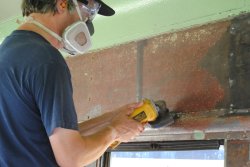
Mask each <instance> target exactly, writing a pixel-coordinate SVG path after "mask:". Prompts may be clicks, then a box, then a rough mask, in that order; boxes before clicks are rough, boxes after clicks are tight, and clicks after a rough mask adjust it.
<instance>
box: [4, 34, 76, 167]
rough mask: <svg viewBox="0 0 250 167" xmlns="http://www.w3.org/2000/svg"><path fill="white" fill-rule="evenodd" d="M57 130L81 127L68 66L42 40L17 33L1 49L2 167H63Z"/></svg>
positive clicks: (55, 51) (7, 39)
mask: <svg viewBox="0 0 250 167" xmlns="http://www.w3.org/2000/svg"><path fill="white" fill-rule="evenodd" d="M56 127H62V128H67V129H74V130H77V128H78V127H77V116H76V112H75V108H74V104H73V99H72V84H71V76H70V72H69V69H68V66H67V64H66V62H65V60H64V58H63V57H62V55H61V54H60V52H58V50H57V49H55V48H54V47H53V46H52V45H51V44H50V43H48V42H47V41H46V40H45V39H44V38H43V37H41V36H40V35H38V34H36V33H34V32H30V31H23V30H17V31H14V32H13V33H12V34H11V35H10V36H9V37H7V38H6V39H5V40H4V42H3V43H2V44H1V45H0V167H19V166H20V167H52V166H58V165H57V164H56V161H55V157H54V155H53V151H52V148H51V145H50V142H49V138H48V137H49V136H50V135H51V134H52V132H53V129H55V128H56Z"/></svg>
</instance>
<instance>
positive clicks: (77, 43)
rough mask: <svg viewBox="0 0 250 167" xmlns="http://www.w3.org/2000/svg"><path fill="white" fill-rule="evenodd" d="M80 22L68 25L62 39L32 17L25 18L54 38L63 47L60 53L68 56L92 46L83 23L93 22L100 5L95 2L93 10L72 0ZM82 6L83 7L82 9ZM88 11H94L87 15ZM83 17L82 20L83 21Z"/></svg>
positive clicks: (81, 52) (82, 51) (88, 33)
mask: <svg viewBox="0 0 250 167" xmlns="http://www.w3.org/2000/svg"><path fill="white" fill-rule="evenodd" d="M73 2H74V4H75V7H76V10H77V13H78V15H79V17H80V20H79V21H77V22H75V23H73V24H71V25H69V26H68V27H67V28H66V29H65V30H64V32H63V34H62V37H60V36H59V35H58V34H56V33H55V32H53V31H52V30H50V29H48V28H47V27H45V26H44V25H42V24H41V23H39V22H38V21H36V20H35V19H33V18H32V17H28V18H27V22H30V23H33V24H35V25H37V26H38V27H40V28H41V29H43V30H44V31H46V32H47V33H49V34H50V35H52V36H53V37H55V38H56V39H57V40H58V41H60V42H61V43H62V45H63V47H62V48H60V50H61V51H63V52H66V53H68V54H70V55H77V54H83V53H85V52H86V51H88V50H89V48H90V47H91V46H92V43H91V36H90V32H89V30H88V27H87V25H86V23H85V21H87V20H88V19H90V20H91V21H92V20H93V18H94V16H95V15H96V14H97V13H98V11H99V9H100V7H101V5H100V4H98V3H96V2H95V6H94V7H95V8H89V7H88V6H85V5H79V4H78V2H77V0H73ZM83 6H84V7H83ZM89 11H94V12H92V13H89ZM83 17H84V20H83Z"/></svg>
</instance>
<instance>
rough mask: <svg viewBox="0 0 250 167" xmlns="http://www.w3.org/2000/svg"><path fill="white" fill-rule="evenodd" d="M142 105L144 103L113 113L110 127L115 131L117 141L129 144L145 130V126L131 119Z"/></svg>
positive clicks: (134, 104)
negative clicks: (131, 115) (128, 142)
mask: <svg viewBox="0 0 250 167" xmlns="http://www.w3.org/2000/svg"><path fill="white" fill-rule="evenodd" d="M142 104H143V103H142V102H140V103H132V104H128V105H125V106H123V107H121V108H119V109H117V110H115V111H113V113H114V114H113V118H112V119H111V121H110V125H109V126H110V127H112V128H113V129H115V133H116V140H117V141H120V142H127V141H129V140H131V139H133V138H134V137H135V136H137V135H139V134H140V133H141V132H142V131H143V130H144V125H143V124H141V123H140V122H138V121H136V120H134V119H132V118H130V117H129V115H130V114H131V113H132V112H133V111H134V110H135V109H136V108H138V107H141V106H142Z"/></svg>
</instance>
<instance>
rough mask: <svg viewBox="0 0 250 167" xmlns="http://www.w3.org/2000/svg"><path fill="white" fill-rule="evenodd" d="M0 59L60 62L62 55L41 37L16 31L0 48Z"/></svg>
mask: <svg viewBox="0 0 250 167" xmlns="http://www.w3.org/2000/svg"><path fill="white" fill-rule="evenodd" d="M0 51H1V54H0V59H1V58H2V59H8V60H11V61H12V60H19V62H24V63H25V62H27V63H34V64H37V63H38V64H40V63H47V62H51V61H52V60H53V61H55V62H60V61H63V60H62V58H63V57H62V55H61V53H60V52H59V51H58V50H57V49H56V48H54V47H53V46H52V45H51V44H50V43H49V42H48V41H46V40H45V39H44V38H43V37H42V36H41V35H39V34H37V33H35V32H31V31H24V30H16V31H14V32H13V33H12V34H11V35H10V36H8V37H7V38H6V39H5V40H4V42H3V43H2V45H1V47H0Z"/></svg>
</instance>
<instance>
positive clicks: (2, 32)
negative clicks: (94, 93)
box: [0, 0, 250, 50]
mask: <svg viewBox="0 0 250 167" xmlns="http://www.w3.org/2000/svg"><path fill="white" fill-rule="evenodd" d="M21 1H22V0H1V2H2V3H1V6H0V43H1V41H2V40H3V39H4V38H5V37H6V36H7V35H9V34H10V33H11V32H12V31H13V30H14V29H16V28H17V27H18V24H17V23H16V21H17V19H22V17H21V10H20V5H21ZM105 2H106V3H107V4H109V5H110V6H112V7H113V8H114V9H115V11H116V14H115V16H112V17H103V16H97V18H96V19H95V20H94V25H95V34H94V35H93V38H92V39H93V44H94V45H93V47H92V50H96V49H102V48H107V47H110V46H113V45H118V44H121V43H127V42H130V41H135V40H139V39H143V38H148V37H151V36H156V35H159V34H163V33H166V32H170V31H178V30H179V29H184V28H188V27H191V26H196V25H201V24H205V23H208V22H214V21H216V20H220V19H225V18H228V17H231V16H234V15H238V14H240V13H242V12H249V11H250V0H219V1H218V0H188V1H186V0H105ZM177 11H178V12H177Z"/></svg>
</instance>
